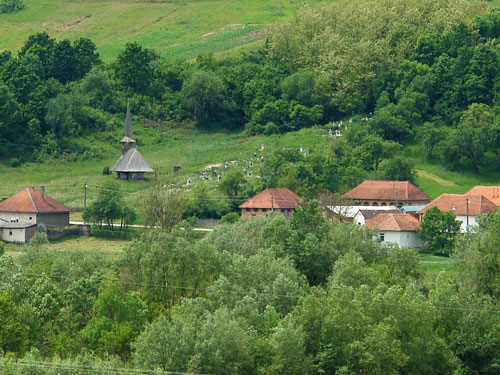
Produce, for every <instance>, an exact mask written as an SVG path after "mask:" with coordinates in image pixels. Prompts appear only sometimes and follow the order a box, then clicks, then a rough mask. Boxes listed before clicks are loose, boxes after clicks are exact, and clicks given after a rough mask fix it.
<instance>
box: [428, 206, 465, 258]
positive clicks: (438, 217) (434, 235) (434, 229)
mask: <svg viewBox="0 0 500 375" xmlns="http://www.w3.org/2000/svg"><path fill="white" fill-rule="evenodd" d="M460 224H461V222H459V221H457V220H456V218H455V215H454V214H453V213H452V212H451V211H447V212H442V211H440V210H439V209H438V208H436V207H433V208H431V209H429V210H427V211H426V212H425V215H424V218H423V219H422V222H421V224H420V232H419V236H420V238H421V239H422V242H423V243H424V244H425V246H426V247H427V248H428V249H430V250H446V251H451V250H452V249H453V245H454V241H455V237H456V236H457V234H458V233H459V232H460Z"/></svg>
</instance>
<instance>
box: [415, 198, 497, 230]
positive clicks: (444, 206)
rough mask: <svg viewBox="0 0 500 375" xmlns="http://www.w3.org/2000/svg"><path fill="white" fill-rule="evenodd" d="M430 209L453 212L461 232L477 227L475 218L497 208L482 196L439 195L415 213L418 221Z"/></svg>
mask: <svg viewBox="0 0 500 375" xmlns="http://www.w3.org/2000/svg"><path fill="white" fill-rule="evenodd" d="M432 207H437V208H438V209H439V210H441V211H451V212H453V214H454V215H455V216H456V217H457V220H458V221H461V222H462V224H461V226H460V230H461V231H462V232H466V231H467V229H468V228H470V227H473V226H476V225H477V216H479V215H484V214H487V213H490V212H495V211H497V210H498V206H497V205H496V204H495V203H493V202H492V201H491V200H489V199H488V198H486V197H485V196H484V195H470V194H441V195H440V196H439V197H437V198H436V199H434V200H433V201H432V202H431V203H429V204H428V205H426V206H425V207H424V208H422V209H420V210H418V211H417V215H419V218H420V221H422V218H423V216H424V215H425V212H426V211H427V210H428V209H430V208H432Z"/></svg>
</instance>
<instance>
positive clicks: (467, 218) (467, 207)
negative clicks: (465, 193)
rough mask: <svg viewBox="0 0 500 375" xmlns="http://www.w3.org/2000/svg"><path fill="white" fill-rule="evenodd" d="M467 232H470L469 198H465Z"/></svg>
mask: <svg viewBox="0 0 500 375" xmlns="http://www.w3.org/2000/svg"><path fill="white" fill-rule="evenodd" d="M465 215H466V222H465V223H466V230H467V232H468V231H469V198H465Z"/></svg>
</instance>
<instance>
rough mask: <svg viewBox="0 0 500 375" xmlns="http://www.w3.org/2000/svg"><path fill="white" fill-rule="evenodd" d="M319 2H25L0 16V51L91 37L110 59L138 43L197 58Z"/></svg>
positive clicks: (256, 37)
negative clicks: (41, 40)
mask: <svg viewBox="0 0 500 375" xmlns="http://www.w3.org/2000/svg"><path fill="white" fill-rule="evenodd" d="M316 2H317V0H301V1H293V0H292V1H289V0H251V1H239V0H197V1H192V0H185V1H181V0H169V1H160V0H158V1H155V0H150V1H138V0H25V3H26V8H25V9H24V10H22V11H20V12H18V13H16V14H0V35H1V36H0V49H8V50H13V51H16V50H18V49H19V48H20V47H21V46H22V45H23V43H24V42H25V41H26V39H27V38H28V36H29V35H31V34H34V33H36V32H41V31H46V32H47V33H49V34H50V35H51V36H53V37H56V38H57V39H63V38H67V39H70V40H73V39H76V38H79V37H88V38H90V39H92V41H93V42H94V43H96V45H97V46H98V51H99V53H100V55H101V57H102V58H103V59H104V60H105V61H109V60H111V59H113V58H114V57H116V56H117V54H118V53H119V52H120V51H121V50H122V49H123V47H124V45H125V43H127V42H131V41H137V42H139V43H140V44H142V45H143V46H146V47H149V48H154V49H156V50H158V51H159V52H161V53H162V54H163V55H167V56H182V57H193V56H195V55H196V54H197V53H198V52H200V51H203V50H211V51H215V52H217V51H226V50H228V49H232V48H235V47H239V46H244V45H248V44H251V43H255V42H256V41H260V40H262V39H263V31H264V28H265V27H266V26H267V25H268V24H269V23H271V22H274V21H278V20H281V19H284V18H287V17H289V16H290V15H291V14H292V13H293V11H294V10H296V9H298V8H299V7H300V6H302V5H303V4H312V3H316Z"/></svg>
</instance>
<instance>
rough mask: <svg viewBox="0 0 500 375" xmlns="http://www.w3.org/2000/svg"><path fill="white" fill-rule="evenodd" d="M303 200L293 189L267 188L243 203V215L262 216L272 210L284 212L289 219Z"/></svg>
mask: <svg viewBox="0 0 500 375" xmlns="http://www.w3.org/2000/svg"><path fill="white" fill-rule="evenodd" d="M301 201H302V198H300V197H299V196H298V195H297V194H295V193H294V192H293V191H291V190H289V189H286V188H282V189H266V190H263V191H261V192H260V193H259V194H257V195H256V196H254V197H253V198H250V199H249V200H247V201H246V202H245V203H243V204H241V205H240V206H239V208H240V209H241V216H243V217H245V216H261V215H266V214H268V213H269V212H271V211H275V212H278V213H280V214H282V215H283V216H284V217H286V218H287V219H291V218H292V216H293V213H294V211H295V207H297V205H298V204H299V203H300V202H301Z"/></svg>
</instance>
